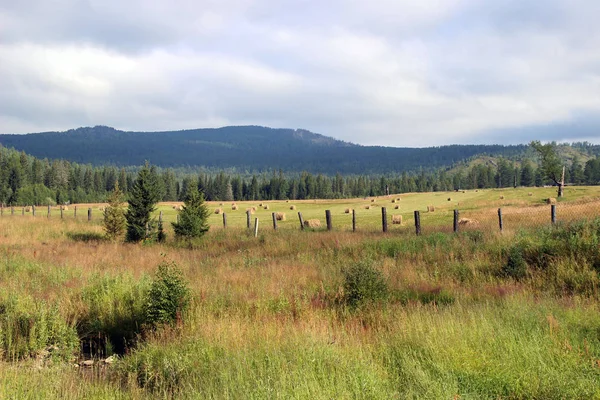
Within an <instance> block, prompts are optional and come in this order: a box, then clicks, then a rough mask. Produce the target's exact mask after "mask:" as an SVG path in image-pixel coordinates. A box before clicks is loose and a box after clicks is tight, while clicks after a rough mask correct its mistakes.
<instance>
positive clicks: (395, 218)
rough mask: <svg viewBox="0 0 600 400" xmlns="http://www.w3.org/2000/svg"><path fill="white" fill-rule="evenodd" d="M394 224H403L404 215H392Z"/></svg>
mask: <svg viewBox="0 0 600 400" xmlns="http://www.w3.org/2000/svg"><path fill="white" fill-rule="evenodd" d="M392 224H393V225H402V215H392Z"/></svg>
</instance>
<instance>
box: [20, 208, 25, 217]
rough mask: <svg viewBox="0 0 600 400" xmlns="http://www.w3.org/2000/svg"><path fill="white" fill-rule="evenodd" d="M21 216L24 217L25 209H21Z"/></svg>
mask: <svg viewBox="0 0 600 400" xmlns="http://www.w3.org/2000/svg"><path fill="white" fill-rule="evenodd" d="M21 215H25V207H23V208H22V209H21Z"/></svg>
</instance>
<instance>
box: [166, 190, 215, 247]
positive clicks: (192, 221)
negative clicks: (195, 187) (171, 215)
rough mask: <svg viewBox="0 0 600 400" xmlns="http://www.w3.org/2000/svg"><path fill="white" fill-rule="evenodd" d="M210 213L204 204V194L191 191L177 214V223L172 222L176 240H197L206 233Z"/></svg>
mask: <svg viewBox="0 0 600 400" xmlns="http://www.w3.org/2000/svg"><path fill="white" fill-rule="evenodd" d="M209 215H210V211H209V210H208V207H207V206H206V203H204V194H202V193H200V192H198V191H191V192H190V193H189V194H188V196H187V197H186V199H185V203H184V206H183V209H182V210H181V212H180V213H179V222H172V225H173V230H174V231H175V236H176V237H177V238H186V239H192V238H198V237H201V236H202V235H204V234H205V233H206V232H208V228H209V225H208V216H209Z"/></svg>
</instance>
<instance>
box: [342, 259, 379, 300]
mask: <svg viewBox="0 0 600 400" xmlns="http://www.w3.org/2000/svg"><path fill="white" fill-rule="evenodd" d="M342 272H343V274H344V301H345V303H346V304H347V305H348V306H350V307H352V308H357V307H359V306H362V305H365V304H369V303H373V302H378V301H383V300H386V299H387V297H388V294H389V290H388V285H387V282H386V280H385V277H384V276H383V273H382V272H381V271H379V270H378V269H375V268H374V267H373V265H372V263H371V262H370V261H366V260H364V261H361V262H358V263H356V264H353V265H352V266H350V267H348V268H346V269H344V270H343V271H342Z"/></svg>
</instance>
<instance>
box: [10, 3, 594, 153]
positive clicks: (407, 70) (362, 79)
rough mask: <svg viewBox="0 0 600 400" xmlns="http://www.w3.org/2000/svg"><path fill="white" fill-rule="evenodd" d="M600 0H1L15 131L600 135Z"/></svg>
mask: <svg viewBox="0 0 600 400" xmlns="http://www.w3.org/2000/svg"><path fill="white" fill-rule="evenodd" d="M599 18H600V1H598V0H536V1H534V0H495V1H493V0H360V1H359V0H326V1H325V0H324V1H317V0H310V1H307V0H293V1H286V0H210V1H206V0H171V1H166V0H134V1H129V0H119V1H117V0H88V1H77V0H18V1H17V0H0V133H26V132H39V131H49V130H67V129H71V128H76V127H79V126H93V125H108V126H113V127H115V128H117V129H123V130H136V131H157V130H178V129H191V128H204V127H219V126H226V125H247V124H249V125H264V126H270V127H278V128H303V129H308V130H311V131H313V132H317V133H321V134H324V135H328V136H333V137H335V138H338V139H342V140H346V141H351V142H354V143H360V144H365V145H373V144H376V145H387V146H411V147H415V146H419V147H422V146H435V145H442V144H452V143H504V144H506V143H526V142H528V141H530V140H532V139H539V140H557V141H577V140H588V141H592V142H600V27H599V25H600V22H599Z"/></svg>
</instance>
